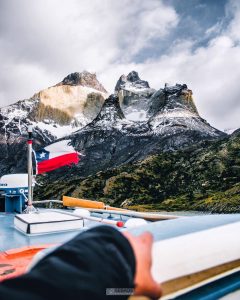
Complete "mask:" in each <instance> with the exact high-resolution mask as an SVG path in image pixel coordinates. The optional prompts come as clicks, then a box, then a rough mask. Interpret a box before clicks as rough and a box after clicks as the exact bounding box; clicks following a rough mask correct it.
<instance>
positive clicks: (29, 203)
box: [27, 125, 32, 206]
mask: <svg viewBox="0 0 240 300" xmlns="http://www.w3.org/2000/svg"><path fill="white" fill-rule="evenodd" d="M27 143H28V206H32V125H29V126H28V141H27Z"/></svg>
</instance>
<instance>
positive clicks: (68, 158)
mask: <svg viewBox="0 0 240 300" xmlns="http://www.w3.org/2000/svg"><path fill="white" fill-rule="evenodd" d="M69 142H70V140H63V141H60V142H57V143H54V144H51V145H49V146H47V147H45V148H43V149H41V150H39V151H37V152H35V157H36V165H37V174H41V173H45V172H49V171H52V170H55V169H58V168H61V167H63V166H66V165H68V166H70V165H71V164H77V163H78V162H79V154H80V153H78V152H76V151H75V150H74V148H73V147H72V146H70V145H69Z"/></svg>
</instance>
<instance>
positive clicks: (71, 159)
mask: <svg viewBox="0 0 240 300" xmlns="http://www.w3.org/2000/svg"><path fill="white" fill-rule="evenodd" d="M78 162H79V157H78V153H68V154H64V155H61V156H57V157H54V158H51V159H47V160H43V161H41V162H39V163H38V174H41V173H45V172H49V171H52V170H55V169H57V168H61V167H63V166H66V165H71V164H77V163H78Z"/></svg>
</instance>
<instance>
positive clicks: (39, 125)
mask: <svg viewBox="0 0 240 300" xmlns="http://www.w3.org/2000/svg"><path fill="white" fill-rule="evenodd" d="M106 97H107V92H106V90H105V89H104V87H103V86H102V85H101V84H100V83H99V81H98V80H97V78H96V74H91V73H89V72H86V71H84V72H82V73H72V74H70V75H68V76H67V77H65V78H64V79H63V80H62V81H61V82H60V83H58V84H57V85H55V86H53V87H50V88H47V89H45V90H42V91H40V92H38V93H36V94H35V95H34V96H33V97H31V98H30V99H27V100H21V101H18V102H16V103H14V104H12V105H9V106H6V107H3V108H0V161H1V163H0V174H4V173H9V172H11V170H12V169H11V168H13V169H17V170H19V169H21V168H24V169H25V165H26V163H24V166H23V167H21V165H22V163H21V160H19V159H18V156H21V155H22V153H24V152H22V151H25V150H26V149H25V146H24V143H25V141H26V138H27V127H28V125H30V124H31V125H33V132H34V142H35V147H37V148H38V147H42V146H45V145H47V144H50V143H52V142H54V140H56V139H58V138H62V137H64V136H66V135H69V134H71V133H72V132H74V131H75V130H78V129H79V128H81V127H83V126H85V125H86V124H88V123H89V122H91V121H92V120H93V119H94V118H95V117H96V116H97V114H98V113H99V111H100V110H101V107H102V104H103V103H104V101H105V98H106Z"/></svg>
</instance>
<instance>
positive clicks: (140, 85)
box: [115, 71, 150, 92]
mask: <svg viewBox="0 0 240 300" xmlns="http://www.w3.org/2000/svg"><path fill="white" fill-rule="evenodd" d="M128 88H136V89H149V88H150V86H149V83H148V82H147V81H145V80H141V79H140V77H139V75H138V73H137V72H136V71H132V72H130V73H129V74H128V75H127V76H126V75H122V76H121V77H120V78H119V80H118V81H117V84H116V86H115V92H118V91H120V90H121V89H128Z"/></svg>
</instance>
